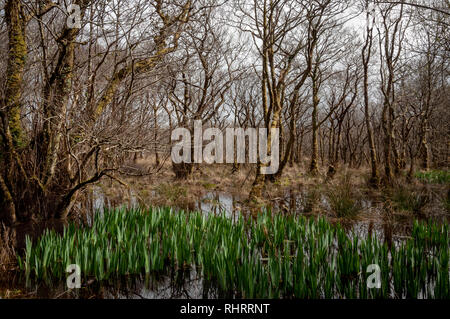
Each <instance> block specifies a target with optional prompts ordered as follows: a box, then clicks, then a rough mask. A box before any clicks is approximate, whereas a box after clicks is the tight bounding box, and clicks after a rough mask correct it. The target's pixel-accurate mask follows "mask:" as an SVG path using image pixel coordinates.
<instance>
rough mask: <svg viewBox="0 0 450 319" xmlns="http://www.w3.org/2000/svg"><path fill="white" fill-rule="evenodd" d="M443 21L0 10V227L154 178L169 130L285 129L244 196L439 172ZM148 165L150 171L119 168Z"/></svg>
mask: <svg viewBox="0 0 450 319" xmlns="http://www.w3.org/2000/svg"><path fill="white" fill-rule="evenodd" d="M69 4H72V5H76V6H79V8H80V11H79V17H77V10H75V9H74V8H75V7H72V10H68V5H69ZM449 12H450V3H449V1H448V0H430V1H428V0H415V1H378V0H373V1H372V0H356V1H339V0H314V1H312V0H222V1H213V0H153V1H148V0H132V1H130V0H111V1H105V0H73V1H72V2H70V1H60V0H58V1H50V0H2V1H0V69H1V72H0V90H1V91H0V117H1V125H0V133H1V135H0V172H1V173H0V212H1V213H0V222H4V223H5V224H15V223H18V222H25V221H27V220H30V219H32V218H39V219H51V218H57V219H66V218H67V217H68V216H69V214H70V213H71V210H72V208H73V206H74V204H75V203H76V201H77V200H78V195H79V193H80V192H81V191H83V190H84V189H85V188H86V187H88V186H89V185H91V184H93V183H96V182H98V181H99V180H100V179H107V178H109V179H113V180H115V181H118V182H121V178H122V177H123V176H132V177H136V178H139V177H142V176H146V175H151V174H153V173H154V172H156V171H158V170H159V169H161V168H162V167H163V164H164V163H166V162H167V161H170V147H171V142H170V132H171V131H172V130H173V129H174V128H177V127H187V128H190V129H191V130H192V129H193V123H194V121H198V120H200V121H202V123H203V126H204V127H217V128H220V129H221V130H225V128H227V127H241V128H244V129H245V128H249V127H265V128H279V129H280V132H281V146H280V152H281V153H280V158H281V164H280V169H279V171H278V173H276V174H274V175H263V174H261V169H262V166H263V165H262V164H261V163H258V164H255V171H254V172H255V173H254V174H253V177H252V178H253V179H254V182H253V186H252V189H251V191H250V198H253V199H257V198H259V197H261V196H263V190H264V188H265V186H266V185H267V184H268V183H272V182H274V181H276V180H277V179H279V178H280V177H281V176H282V174H283V172H284V170H285V168H286V167H288V166H294V165H297V164H298V163H300V162H301V161H304V160H305V159H307V160H308V161H309V163H310V165H309V169H310V171H311V173H312V174H319V170H322V171H323V170H325V172H328V177H329V178H333V175H334V174H335V172H336V171H338V170H339V169H340V167H342V166H349V167H354V168H361V167H370V169H371V176H370V181H369V182H370V184H371V187H374V188H377V187H381V186H383V185H389V184H390V183H392V181H393V179H395V178H396V176H399V175H400V174H402V173H405V174H407V176H408V177H409V178H412V177H413V175H414V173H415V171H416V170H418V169H424V170H428V169H430V168H444V169H448V167H449V158H450V151H449V150H450V124H449V119H450V107H449V106H450V90H449V86H450V82H449V66H450V65H449V52H450V51H449V50H450V47H449V45H450V41H449ZM78 18H79V22H80V25H76V22H77V21H78V20H77V19H78ZM268 131H269V132H270V130H268ZM268 139H269V141H270V139H271V135H270V133H269V136H268ZM269 151H270V150H269ZM142 156H144V157H145V156H152V157H154V158H155V159H156V161H155V162H156V164H155V165H154V166H153V167H151V168H150V169H149V170H148V171H146V172H136V171H130V170H128V169H126V164H127V163H129V162H130V161H133V160H135V159H137V158H139V157H142ZM193 166H194V165H193V164H188V163H183V164H173V165H172V170H173V172H174V176H175V177H176V178H177V179H186V178H188V177H189V175H190V174H191V173H192V170H193ZM164 169H167V168H164ZM226 169H228V170H229V171H230V174H233V173H236V172H237V171H238V170H239V169H240V167H239V164H238V163H236V164H234V165H232V167H231V166H230V167H227V168H226Z"/></svg>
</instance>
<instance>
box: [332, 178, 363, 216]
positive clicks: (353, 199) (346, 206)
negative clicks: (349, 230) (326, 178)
mask: <svg viewBox="0 0 450 319" xmlns="http://www.w3.org/2000/svg"><path fill="white" fill-rule="evenodd" d="M326 196H327V199H328V203H329V205H330V208H331V211H332V212H333V213H334V214H335V216H336V217H338V218H355V217H356V216H357V215H358V214H359V213H360V212H361V209H362V208H361V204H360V202H359V200H358V199H357V198H358V196H357V194H355V192H354V186H353V185H352V183H351V176H350V175H344V176H343V178H342V179H341V181H340V183H339V184H337V185H335V186H330V187H328V189H327V191H326Z"/></svg>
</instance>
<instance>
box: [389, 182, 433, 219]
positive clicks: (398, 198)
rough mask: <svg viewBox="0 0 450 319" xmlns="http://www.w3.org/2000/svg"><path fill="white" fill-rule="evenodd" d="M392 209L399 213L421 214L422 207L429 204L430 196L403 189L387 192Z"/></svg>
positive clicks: (424, 192)
mask: <svg viewBox="0 0 450 319" xmlns="http://www.w3.org/2000/svg"><path fill="white" fill-rule="evenodd" d="M388 196H389V198H390V199H391V201H392V203H393V208H394V209H396V210H399V211H408V212H412V213H414V214H421V213H422V212H423V209H424V207H425V206H426V205H427V204H428V203H429V202H430V200H431V198H430V195H429V194H428V193H427V192H426V191H421V192H416V191H411V190H409V189H407V188H405V187H396V188H393V189H390V190H389V191H388Z"/></svg>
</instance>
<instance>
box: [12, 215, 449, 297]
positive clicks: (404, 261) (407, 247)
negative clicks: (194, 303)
mask: <svg viewBox="0 0 450 319" xmlns="http://www.w3.org/2000/svg"><path fill="white" fill-rule="evenodd" d="M449 238H450V237H449V228H448V225H441V226H438V225H437V224H431V223H430V224H425V223H417V222H416V223H415V224H414V226H413V231H412V238H411V239H408V240H407V241H405V242H404V243H402V244H399V245H398V246H397V245H395V246H393V247H392V248H391V251H389V248H388V246H387V244H386V243H384V242H383V241H381V240H379V239H377V237H376V236H373V237H372V236H369V238H358V236H357V235H356V234H351V235H348V234H347V233H346V232H345V230H344V229H343V228H342V227H341V226H340V225H339V224H337V225H331V224H330V223H329V222H327V221H326V220H325V219H324V218H317V219H307V218H305V217H304V216H292V215H288V216H286V215H272V214H271V213H270V212H263V213H261V214H260V215H258V217H257V218H256V219H248V220H245V219H244V218H243V217H242V216H241V217H240V218H239V219H238V220H237V221H232V220H231V219H229V218H226V217H225V216H224V215H221V216H214V215H210V216H205V215H203V214H201V213H185V212H182V211H181V212H176V211H173V210H171V209H149V210H145V211H144V210H139V209H138V210H124V209H122V210H113V211H105V212H104V214H98V215H97V216H96V217H95V219H94V223H93V225H92V227H90V228H77V227H76V226H75V225H70V226H69V227H67V228H66V229H65V231H64V233H63V234H62V235H58V234H56V233H55V232H53V231H47V232H46V233H45V234H44V235H43V236H42V237H41V238H40V239H39V240H38V241H37V242H35V243H33V242H31V240H30V239H27V244H26V250H25V254H24V256H22V257H18V263H19V265H20V269H21V270H22V271H23V272H24V273H25V274H26V276H27V278H31V277H33V278H34V279H38V280H39V279H45V278H54V279H58V278H61V279H62V278H64V280H65V278H66V273H65V270H66V267H67V266H68V265H70V264H78V265H79V266H80V268H81V273H82V276H84V278H90V277H91V278H92V277H93V278H95V279H97V280H99V281H102V280H107V279H112V278H114V277H118V276H124V275H142V274H147V275H149V274H153V273H155V272H157V273H158V272H164V271H165V272H169V271H170V270H180V269H187V268H190V267H196V269H200V271H201V275H202V276H203V278H204V279H205V280H207V281H208V282H212V283H214V285H215V286H216V287H217V290H218V291H224V292H228V293H230V292H231V293H232V294H239V296H241V297H243V298H280V297H286V298H292V297H294V298H389V297H393V296H394V297H398V298H402V297H412V298H417V297H418V296H419V295H421V294H422V295H423V296H427V297H429V298H433V297H436V298H449V297H450V289H449V271H448V270H449V256H450V239H449ZM424 256H427V258H423V257H424ZM371 264H378V265H379V266H380V268H381V279H382V287H381V289H368V288H367V285H366V282H367V276H369V275H370V274H367V273H366V269H367V266H368V265H371ZM391 272H392V275H391Z"/></svg>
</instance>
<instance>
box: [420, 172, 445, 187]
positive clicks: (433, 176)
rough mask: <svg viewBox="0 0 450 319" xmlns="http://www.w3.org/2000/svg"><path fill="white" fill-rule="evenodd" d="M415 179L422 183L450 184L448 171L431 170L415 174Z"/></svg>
mask: <svg viewBox="0 0 450 319" xmlns="http://www.w3.org/2000/svg"><path fill="white" fill-rule="evenodd" d="M416 178H417V179H419V180H420V181H422V182H424V183H432V184H450V171H439V170H433V171H428V172H417V173H416Z"/></svg>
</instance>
